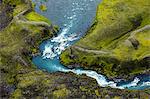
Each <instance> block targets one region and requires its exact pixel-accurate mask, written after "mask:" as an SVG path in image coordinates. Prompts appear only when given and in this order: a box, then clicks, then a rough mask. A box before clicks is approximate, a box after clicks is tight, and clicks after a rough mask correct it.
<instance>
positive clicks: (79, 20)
mask: <svg viewBox="0 0 150 99" xmlns="http://www.w3.org/2000/svg"><path fill="white" fill-rule="evenodd" d="M100 1H101V0H48V1H45V0H33V2H35V3H36V7H35V10H36V11H37V12H38V13H40V14H42V15H44V16H46V17H47V18H49V19H50V20H51V21H52V23H53V24H56V25H58V26H59V27H60V31H59V32H58V36H57V37H53V38H51V39H49V40H46V41H43V43H42V44H41V45H40V47H39V48H40V51H41V53H42V55H41V56H36V57H33V63H34V64H35V65H36V66H37V67H38V68H39V69H42V70H46V71H48V72H51V73H52V72H59V71H60V72H73V73H75V74H77V75H82V74H85V75H87V76H88V77H92V78H94V79H96V81H97V83H98V84H99V85H100V86H102V87H106V86H110V87H112V88H119V89H125V88H127V89H138V90H139V89H145V88H148V87H150V76H149V75H147V76H145V75H140V76H138V77H135V78H134V79H133V80H132V81H127V82H124V81H119V82H118V81H117V83H116V82H115V81H110V80H108V79H107V78H106V77H105V76H103V75H101V74H98V73H97V72H95V71H92V70H83V69H79V68H78V69H68V68H67V67H65V66H63V65H62V64H61V63H60V60H59V56H60V54H61V52H62V51H64V50H65V49H66V48H67V47H69V46H71V45H72V44H74V43H75V42H76V41H77V40H79V39H80V38H81V37H82V36H84V33H85V32H86V31H87V29H88V28H89V27H90V25H91V24H92V22H93V19H94V17H95V13H96V7H97V5H98V4H99V3H100ZM41 4H45V5H47V7H48V9H47V11H46V12H42V11H40V10H39V6H40V5H41Z"/></svg>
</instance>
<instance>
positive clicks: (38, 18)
mask: <svg viewBox="0 0 150 99" xmlns="http://www.w3.org/2000/svg"><path fill="white" fill-rule="evenodd" d="M25 17H26V18H27V19H28V20H29V21H44V22H47V23H49V24H51V22H50V21H49V20H48V19H47V18H45V17H43V16H41V15H39V14H38V13H36V12H34V11H32V12H30V13H28V14H26V16H25Z"/></svg>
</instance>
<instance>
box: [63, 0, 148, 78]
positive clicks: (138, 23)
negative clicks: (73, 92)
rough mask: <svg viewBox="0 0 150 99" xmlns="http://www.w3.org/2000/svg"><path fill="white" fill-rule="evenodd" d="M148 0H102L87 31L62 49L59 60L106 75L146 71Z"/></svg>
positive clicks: (136, 73)
mask: <svg viewBox="0 0 150 99" xmlns="http://www.w3.org/2000/svg"><path fill="white" fill-rule="evenodd" d="M149 3H150V2H149V1H148V0H144V1H140V0H138V1H134V0H131V1H127V0H125V1H109V0H103V1H102V3H101V4H100V5H99V6H98V8H97V13H96V19H95V21H94V24H93V25H92V27H91V28H90V29H89V30H88V31H87V34H86V35H85V36H84V37H83V38H81V40H79V41H78V42H77V43H76V44H74V45H73V46H72V47H70V48H68V49H67V50H65V51H64V52H63V53H62V55H61V62H62V64H64V65H65V66H68V67H72V68H75V67H76V66H81V67H83V68H85V69H92V70H95V71H97V72H98V73H102V74H104V75H106V76H107V77H108V78H109V79H116V78H119V79H124V80H127V79H133V77H134V76H136V75H140V74H148V75H149V73H150V68H149V67H150V56H149V55H150V51H149V48H150V46H149V45H150V44H149V38H150V35H149V33H150V24H149V23H150V21H149V18H150V17H149V16H150V14H149V12H148V10H149V9H150V8H149V6H148V5H147V4H149Z"/></svg>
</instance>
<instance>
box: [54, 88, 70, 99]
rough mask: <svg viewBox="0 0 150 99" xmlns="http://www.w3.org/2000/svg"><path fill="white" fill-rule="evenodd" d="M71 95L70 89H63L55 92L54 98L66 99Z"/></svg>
mask: <svg viewBox="0 0 150 99" xmlns="http://www.w3.org/2000/svg"><path fill="white" fill-rule="evenodd" d="M69 93H70V91H69V90H68V89H66V88H62V89H59V90H56V91H54V92H53V96H54V97H56V98H65V97H66V96H68V94H69Z"/></svg>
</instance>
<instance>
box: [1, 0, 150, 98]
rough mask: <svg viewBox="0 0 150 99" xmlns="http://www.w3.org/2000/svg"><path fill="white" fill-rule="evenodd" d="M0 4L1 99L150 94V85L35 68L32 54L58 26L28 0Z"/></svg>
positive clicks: (144, 96) (2, 1)
mask: <svg viewBox="0 0 150 99" xmlns="http://www.w3.org/2000/svg"><path fill="white" fill-rule="evenodd" d="M0 8H2V9H0V98H1V99H37V98H39V99H53V98H54V99H60V98H61V99H62V98H64V99H67V98H68V99H70V98H72V99H73V98H83V99H88V98H89V99H92V98H94V99H96V98H97V99H99V98H102V99H103V98H108V99H112V98H114V99H120V98H121V99H122V98H125V99H126V98H130V99H131V98H140V99H146V98H147V99H148V98H149V95H150V93H149V92H150V91H149V89H147V90H142V91H131V90H119V89H112V88H102V87H100V86H98V84H97V83H96V81H95V80H94V79H91V78H88V77H86V76H84V75H83V76H78V75H75V74H72V73H67V74H65V73H47V72H45V71H41V70H38V69H37V68H36V67H35V66H34V65H33V64H32V62H31V59H32V56H34V55H35V54H36V53H37V52H38V46H39V44H40V43H41V42H42V41H43V40H44V39H47V38H50V37H52V36H53V35H54V33H55V32H56V31H57V29H56V28H55V26H53V25H52V24H51V22H50V21H49V20H48V19H46V18H45V17H43V16H41V15H39V14H37V13H36V12H35V11H34V10H33V6H32V3H31V1H30V0H0ZM66 59H67V58H66ZM68 62H69V61H68Z"/></svg>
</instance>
